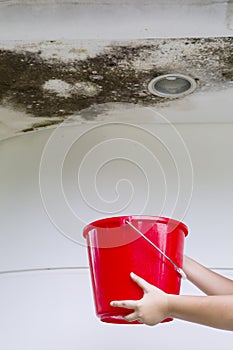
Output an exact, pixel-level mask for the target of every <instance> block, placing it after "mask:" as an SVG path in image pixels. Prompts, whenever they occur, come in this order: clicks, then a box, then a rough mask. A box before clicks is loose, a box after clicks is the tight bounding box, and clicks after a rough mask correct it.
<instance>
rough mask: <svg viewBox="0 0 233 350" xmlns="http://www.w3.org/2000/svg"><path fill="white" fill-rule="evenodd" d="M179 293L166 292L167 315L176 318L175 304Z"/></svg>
mask: <svg viewBox="0 0 233 350" xmlns="http://www.w3.org/2000/svg"><path fill="white" fill-rule="evenodd" d="M179 298H180V295H175V294H168V297H167V305H168V317H172V318H176V314H177V310H176V309H177V305H178V300H179Z"/></svg>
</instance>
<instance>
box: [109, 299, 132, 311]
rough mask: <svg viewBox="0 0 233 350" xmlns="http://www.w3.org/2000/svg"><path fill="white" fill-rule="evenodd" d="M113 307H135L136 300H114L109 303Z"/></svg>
mask: <svg viewBox="0 0 233 350" xmlns="http://www.w3.org/2000/svg"><path fill="white" fill-rule="evenodd" d="M110 305H111V306H114V307H124V308H126V309H135V307H136V301H134V300H114V301H111V303H110Z"/></svg>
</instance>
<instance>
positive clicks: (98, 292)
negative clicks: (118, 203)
mask: <svg viewBox="0 0 233 350" xmlns="http://www.w3.org/2000/svg"><path fill="white" fill-rule="evenodd" d="M128 223H131V224H133V226H134V227H135V228H136V229H138V230H140V232H141V233H142V234H143V235H144V236H145V237H146V238H147V240H148V241H150V242H151V243H152V244H154V245H156V247H158V249H159V250H161V251H162V252H163V253H164V254H166V256H168V257H169V258H170V260H171V262H173V263H171V262H170V261H169V260H168V259H167V258H166V257H165V256H164V255H162V254H161V253H160V252H159V251H158V250H157V249H155V248H154V247H153V246H152V245H151V244H150V243H148V241H147V240H146V239H145V238H144V237H142V236H141V235H139V234H138V233H137V232H136V231H135V230H134V229H132V227H130V226H129V224H128ZM187 234H188V228H187V226H186V225H184V224H183V223H182V222H179V221H176V220H173V219H169V218H164V217H153V216H120V217H112V218H106V219H101V220H98V221H94V222H92V223H90V224H89V225H87V226H86V227H85V228H84V229H83V236H84V237H85V238H86V241H87V248H88V258H89V265H90V273H91V281H92V288H93V296H94V302H95V308H96V315H97V316H98V317H99V318H100V319H101V321H103V322H108V323H125V324H126V323H127V324H128V322H127V321H125V320H124V318H123V317H122V316H125V315H127V314H129V313H131V312H132V311H131V310H128V309H124V308H116V307H115V308H114V307H112V306H110V302H111V301H112V300H125V299H128V300H129V299H131V300H137V299H140V298H142V296H143V291H142V289H141V288H140V287H139V286H138V285H137V284H136V283H134V282H133V281H132V280H131V278H130V272H134V273H136V274H137V275H139V276H141V277H142V278H144V279H145V280H146V281H147V282H149V283H151V284H153V285H155V286H157V287H158V288H160V289H161V290H163V291H164V292H166V293H169V294H179V292H180V284H181V279H182V276H181V275H180V273H178V270H177V269H176V268H175V267H174V266H176V267H180V268H182V264H183V248H184V238H185V236H187ZM171 320H172V319H166V320H164V321H163V322H167V321H171ZM133 323H139V322H137V321H135V322H133ZM131 324H132V323H131Z"/></svg>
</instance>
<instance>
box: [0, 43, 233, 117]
mask: <svg viewBox="0 0 233 350" xmlns="http://www.w3.org/2000/svg"><path fill="white" fill-rule="evenodd" d="M49 45H56V42H55V43H53V42H48V46H49ZM65 45H66V44H65V43H63V44H62V43H59V47H61V46H65ZM93 45H95V46H96V43H95V44H93ZM232 45H233V38H204V39H166V40H163V39H152V40H142V41H140V40H138V41H131V42H115V43H113V44H112V46H111V47H110V46H107V45H106V50H104V49H103V50H102V52H100V53H98V54H96V55H95V56H94V57H93V56H91V55H89V56H88V55H87V57H86V58H85V59H83V58H82V59H81V58H80V59H79V56H80V55H81V56H82V53H80V50H79V46H78V45H77V46H75V44H74V45H73V48H72V50H73V53H74V57H73V58H72V59H68V60H67V58H66V57H60V58H59V55H58V56H56V58H54V55H52V57H50V58H46V59H45V58H44V55H43V47H44V44H43V45H40V44H33V45H32V43H31V44H28V46H27V44H25V43H23V45H22V47H23V48H22V47H21V49H19V47H20V45H18V44H17V50H16V49H15V50H14V49H11V50H7V49H2V50H0V103H1V104H2V105H3V106H10V107H11V108H12V107H13V108H14V109H15V110H19V111H24V112H26V113H28V114H29V115H30V116H35V117H43V118H44V117H46V118H57V117H61V120H62V119H63V118H66V117H68V116H69V115H72V114H74V113H77V112H79V111H81V110H85V109H89V108H90V107H91V106H93V105H99V104H106V103H108V104H109V103H110V104H111V103H116V102H117V103H133V104H139V105H142V106H154V105H156V104H164V103H168V101H169V103H172V101H171V100H169V99H164V98H161V97H158V96H154V95H152V94H150V93H149V91H148V89H147V86H148V83H149V82H150V80H151V79H153V78H155V77H157V76H158V75H161V74H167V73H181V74H187V75H191V76H192V77H193V78H194V79H196V81H197V83H198V88H197V90H196V91H197V92H200V91H206V90H213V89H223V88H227V87H229V82H230V81H232V80H233V59H232V57H233V52H232V47H233V46H232ZM35 47H36V48H37V51H35ZM69 50H70V49H69ZM85 53H86V52H85ZM83 116H85V113H84V114H83ZM84 118H85V117H84ZM88 119H89V120H90V116H88Z"/></svg>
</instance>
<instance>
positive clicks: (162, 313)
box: [110, 272, 170, 326]
mask: <svg viewBox="0 0 233 350" xmlns="http://www.w3.org/2000/svg"><path fill="white" fill-rule="evenodd" d="M130 277H131V278H132V280H133V281H134V282H136V283H137V284H138V285H139V287H141V288H142V289H143V292H144V295H143V297H142V299H140V300H120V301H112V302H111V303H110V305H111V306H114V307H123V308H126V309H132V310H134V311H133V312H132V313H131V314H129V315H127V316H124V319H125V320H126V321H128V322H132V321H136V320H137V321H139V322H141V323H145V324H146V325H149V326H154V325H156V324H158V323H160V322H161V321H163V320H164V319H166V318H167V317H169V316H170V315H169V304H168V298H169V295H168V294H166V293H164V292H163V291H162V290H160V289H159V288H157V287H155V286H153V285H152V284H150V283H148V282H146V281H145V280H144V279H143V278H141V277H139V276H137V275H135V274H134V273H132V272H131V274H130Z"/></svg>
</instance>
